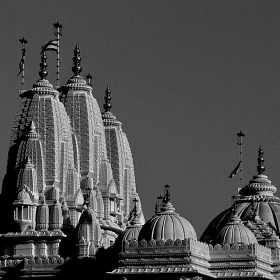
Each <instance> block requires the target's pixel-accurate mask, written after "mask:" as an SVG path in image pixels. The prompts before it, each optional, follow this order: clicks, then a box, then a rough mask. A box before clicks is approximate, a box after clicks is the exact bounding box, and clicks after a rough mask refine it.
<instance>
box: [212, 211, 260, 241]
mask: <svg viewBox="0 0 280 280" xmlns="http://www.w3.org/2000/svg"><path fill="white" fill-rule="evenodd" d="M234 243H236V244H242V243H245V244H248V245H249V244H257V243H258V241H257V239H256V237H255V235H254V233H253V232H252V231H251V230H250V229H249V228H247V227H246V226H244V225H243V224H242V222H241V220H240V218H238V216H237V215H233V216H231V218H230V220H229V222H228V223H227V224H226V226H225V227H224V228H223V229H222V230H221V231H220V232H219V233H218V234H217V235H216V236H215V237H214V239H213V241H212V245H216V244H220V245H222V246H223V245H225V244H229V245H232V244H234Z"/></svg>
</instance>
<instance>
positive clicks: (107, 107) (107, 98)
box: [103, 86, 112, 112]
mask: <svg viewBox="0 0 280 280" xmlns="http://www.w3.org/2000/svg"><path fill="white" fill-rule="evenodd" d="M105 93H106V95H105V97H104V99H105V103H104V105H103V107H104V109H105V112H110V109H111V108H112V105H111V103H110V100H111V96H110V94H111V90H110V88H109V86H107V88H106V90H105Z"/></svg>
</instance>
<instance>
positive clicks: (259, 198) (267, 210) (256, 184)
mask: <svg viewBox="0 0 280 280" xmlns="http://www.w3.org/2000/svg"><path fill="white" fill-rule="evenodd" d="M263 162H264V159H263V150H262V148H261V147H260V149H259V157H258V166H257V170H258V173H259V174H258V175H255V176H254V177H253V179H252V180H250V182H249V184H247V185H246V186H244V187H243V188H242V189H241V190H240V191H239V200H237V201H236V202H235V205H236V215H237V216H238V217H239V218H240V219H241V220H242V221H248V220H253V216H254V215H258V216H259V218H260V219H261V220H263V221H264V222H266V223H268V224H269V223H270V224H271V225H272V226H273V227H275V228H276V229H277V231H279V229H280V199H279V198H278V197H276V196H274V195H273V193H274V192H276V187H275V186H273V185H272V184H271V181H270V180H269V179H268V177H267V176H266V175H264V174H262V172H263V171H264V169H265V168H264V166H263ZM231 213H232V208H231V207H230V208H228V209H226V210H225V211H223V212H222V213H220V214H219V215H218V216H217V217H216V218H214V219H213V220H212V221H211V222H210V224H209V225H208V227H207V228H206V230H205V231H204V232H203V234H202V236H201V238H200V241H202V242H211V241H212V240H213V239H214V237H215V235H216V233H217V232H219V231H220V230H221V229H222V228H223V227H224V226H225V225H226V224H227V222H228V221H229V219H230V217H231Z"/></svg>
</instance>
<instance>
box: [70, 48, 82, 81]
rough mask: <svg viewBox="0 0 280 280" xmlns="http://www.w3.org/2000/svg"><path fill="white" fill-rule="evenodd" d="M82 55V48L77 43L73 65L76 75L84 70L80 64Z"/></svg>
mask: <svg viewBox="0 0 280 280" xmlns="http://www.w3.org/2000/svg"><path fill="white" fill-rule="evenodd" d="M81 60H82V59H81V57H80V49H79V46H78V44H76V47H75V50H74V57H73V62H74V66H73V67H72V71H73V73H74V75H75V76H79V75H80V73H81V72H82V67H81V65H80V62H81Z"/></svg>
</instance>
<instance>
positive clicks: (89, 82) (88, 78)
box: [86, 73, 92, 86]
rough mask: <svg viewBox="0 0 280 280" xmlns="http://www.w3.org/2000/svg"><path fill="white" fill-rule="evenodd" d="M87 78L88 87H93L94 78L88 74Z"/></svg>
mask: <svg viewBox="0 0 280 280" xmlns="http://www.w3.org/2000/svg"><path fill="white" fill-rule="evenodd" d="M86 78H87V82H88V85H89V86H91V79H92V76H91V75H90V73H88V74H87V75H86Z"/></svg>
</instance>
